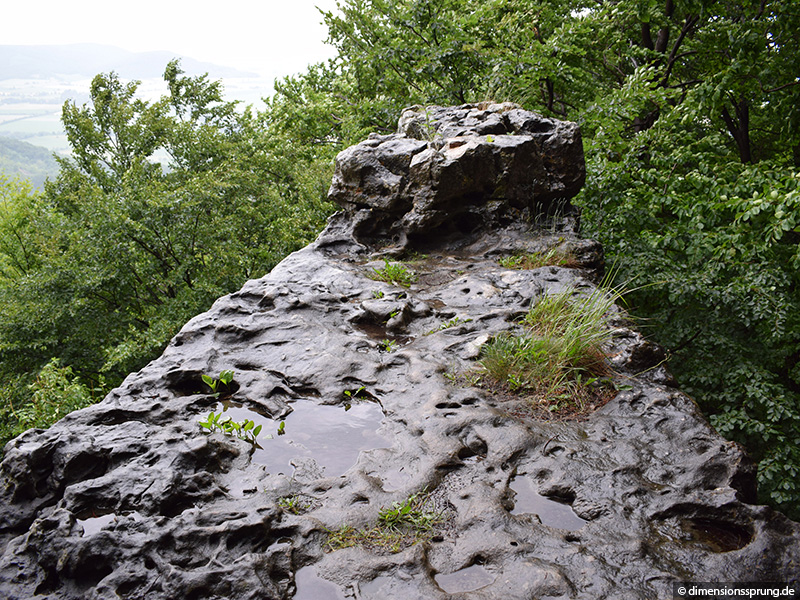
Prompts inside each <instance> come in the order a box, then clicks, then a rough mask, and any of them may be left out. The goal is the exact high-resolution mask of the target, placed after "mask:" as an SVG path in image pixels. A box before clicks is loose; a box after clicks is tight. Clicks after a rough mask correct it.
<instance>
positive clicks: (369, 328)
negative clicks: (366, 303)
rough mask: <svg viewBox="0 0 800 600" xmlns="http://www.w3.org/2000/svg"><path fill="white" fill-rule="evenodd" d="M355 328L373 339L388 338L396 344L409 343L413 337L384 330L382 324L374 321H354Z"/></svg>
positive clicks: (381, 339)
mask: <svg viewBox="0 0 800 600" xmlns="http://www.w3.org/2000/svg"><path fill="white" fill-rule="evenodd" d="M355 327H356V329H358V330H359V331H361V332H362V333H365V334H366V335H367V337H369V338H370V339H373V340H378V341H379V342H381V341H383V340H390V341H392V342H395V343H396V344H397V345H398V346H405V345H406V344H410V343H411V341H412V340H413V339H414V338H412V337H411V336H408V335H394V334H392V333H389V332H388V331H386V327H385V326H384V325H376V324H375V323H369V322H363V323H356V324H355Z"/></svg>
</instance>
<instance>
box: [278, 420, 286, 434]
mask: <svg viewBox="0 0 800 600" xmlns="http://www.w3.org/2000/svg"><path fill="white" fill-rule="evenodd" d="M278 435H286V421H281V422H280V424H279V425H278Z"/></svg>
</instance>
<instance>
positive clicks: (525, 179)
mask: <svg viewBox="0 0 800 600" xmlns="http://www.w3.org/2000/svg"><path fill="white" fill-rule="evenodd" d="M584 179H585V168H584V161H583V147H582V143H581V136H580V129H579V128H578V126H577V125H576V124H575V123H569V122H563V121H556V120H554V119H548V118H545V117H542V116H541V115H538V114H536V113H532V112H529V111H524V110H522V109H521V108H519V107H518V106H517V105H514V104H510V103H505V104H491V105H465V106H462V107H458V108H452V107H451V108H444V107H440V106H429V107H426V108H423V107H412V108H409V109H406V110H405V111H404V112H403V114H402V115H401V117H400V121H399V126H398V133H397V134H393V135H385V136H374V137H371V138H370V139H368V140H366V141H364V142H362V143H360V144H357V145H355V146H352V147H350V148H348V149H347V150H344V151H342V152H341V153H340V154H339V156H337V158H336V168H335V172H334V176H333V182H332V183H331V188H330V191H329V194H328V197H329V199H331V200H332V201H334V202H336V203H338V204H339V205H340V206H342V207H343V208H344V209H345V211H346V213H347V214H348V216H349V217H351V219H352V221H353V230H352V234H353V236H354V237H355V239H356V240H358V241H360V242H364V243H367V244H372V243H374V242H376V241H378V240H381V241H382V242H383V243H385V242H386V241H387V240H388V241H389V242H391V243H394V244H395V245H397V246H399V247H405V246H406V245H407V244H408V240H409V239H412V240H417V241H418V240H420V239H426V238H430V237H431V236H436V237H441V236H442V235H444V234H447V233H455V234H456V235H461V234H464V233H472V232H474V231H476V230H478V229H486V228H489V227H497V226H498V225H501V224H508V223H509V222H511V221H514V220H519V218H520V217H521V216H523V215H524V216H525V218H527V219H529V220H533V219H537V218H539V219H541V218H542V217H545V216H548V215H552V214H553V213H562V214H565V213H571V212H573V211H574V209H573V207H572V206H571V204H570V203H569V200H570V199H571V198H572V197H573V196H575V194H577V193H578V191H579V190H580V188H581V186H582V185H583V182H584Z"/></svg>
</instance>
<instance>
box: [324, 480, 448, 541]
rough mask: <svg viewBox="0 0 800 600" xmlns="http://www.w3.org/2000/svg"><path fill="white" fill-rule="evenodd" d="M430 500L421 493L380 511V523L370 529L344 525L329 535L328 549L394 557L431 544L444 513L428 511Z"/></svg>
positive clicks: (378, 521) (426, 495)
mask: <svg viewBox="0 0 800 600" xmlns="http://www.w3.org/2000/svg"><path fill="white" fill-rule="evenodd" d="M429 500H430V498H429V496H428V494H426V493H418V494H413V495H411V496H409V497H408V498H406V499H405V500H404V501H403V502H393V503H392V505H391V506H389V507H384V508H382V509H381V510H380V512H379V513H378V520H377V523H376V524H375V525H374V526H372V527H369V528H365V529H356V528H355V527H352V526H351V525H342V526H341V527H339V528H338V529H335V530H333V531H330V532H329V537H328V542H327V547H328V549H329V550H340V549H342V548H350V547H352V546H363V547H365V548H369V549H372V550H378V551H388V552H392V553H395V552H400V551H401V550H403V549H404V548H408V547H409V546H412V545H414V544H416V543H417V542H420V541H423V540H428V539H430V538H431V537H433V532H434V528H435V526H436V525H437V524H438V523H440V522H441V521H442V520H443V516H442V514H441V513H438V512H435V511H434V510H431V509H430V508H429V506H428V504H429Z"/></svg>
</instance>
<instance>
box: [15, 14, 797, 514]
mask: <svg viewBox="0 0 800 600" xmlns="http://www.w3.org/2000/svg"><path fill="white" fill-rule="evenodd" d="M340 9H341V12H340V13H337V14H327V15H325V20H326V22H327V24H328V27H329V35H330V42H331V43H332V44H334V45H335V47H336V48H337V49H338V51H339V56H338V58H337V59H335V60H333V61H331V62H330V63H328V64H320V65H316V66H313V67H311V68H309V70H308V71H307V72H305V73H302V74H300V75H297V76H293V77H289V78H287V79H285V80H283V81H281V82H279V84H278V86H277V93H276V95H275V96H274V97H272V98H271V99H270V100H269V101H268V102H267V105H266V108H265V109H264V110H261V111H256V110H248V111H244V112H242V111H237V110H236V109H235V107H234V106H233V105H232V104H231V103H227V102H225V101H224V99H223V97H222V92H221V88H220V86H219V85H218V84H216V83H213V82H210V81H208V79H207V78H202V77H200V78H189V77H185V76H184V75H183V73H181V71H180V68H179V65H177V64H176V63H170V64H169V65H168V66H167V69H166V73H165V79H166V80H167V82H168V84H169V90H170V93H169V95H168V96H166V97H165V98H163V99H162V100H161V101H159V102H155V103H147V102H144V101H142V100H139V99H137V98H136V86H135V84H130V85H125V84H122V83H121V82H120V80H119V78H118V77H117V75H115V74H102V75H98V77H97V78H95V80H94V82H93V84H92V89H91V101H90V102H89V103H88V104H87V105H84V106H76V105H74V104H70V103H67V105H65V107H64V124H65V127H66V130H67V132H68V135H69V139H70V144H71V145H72V148H73V155H72V158H71V159H69V160H63V161H62V162H61V171H60V174H59V176H58V178H57V180H55V181H53V182H52V183H51V184H50V185H49V186H48V187H47V190H46V191H45V193H44V194H42V195H33V194H31V193H30V192H29V191H28V190H26V189H24V187H23V186H20V185H19V184H18V183H16V182H13V181H5V182H4V184H3V188H2V189H3V191H2V199H3V201H2V205H1V206H2V213H0V302H2V306H3V310H2V314H0V373H1V374H2V377H3V378H4V382H5V385H4V387H3V388H2V406H3V408H2V410H3V413H2V422H3V424H4V427H5V433H4V435H5V436H6V437H7V436H8V435H11V434H12V433H17V432H19V431H21V430H23V429H25V428H27V427H30V426H41V425H45V424H47V423H49V422H51V421H52V420H53V419H54V418H57V417H58V416H60V415H63V414H64V413H65V411H67V410H69V409H71V408H74V407H77V406H80V405H82V404H85V403H87V402H90V401H91V400H92V399H93V398H94V399H96V398H99V397H100V395H101V394H102V391H103V390H105V389H108V387H109V386H111V385H114V384H116V383H118V382H119V381H120V379H121V378H122V377H123V376H124V375H125V374H126V373H128V372H129V371H131V370H133V369H136V368H138V367H140V366H141V365H143V364H144V363H145V362H146V361H147V360H149V359H151V358H152V357H153V356H155V355H156V354H158V352H159V351H160V349H161V348H162V347H163V346H164V344H165V343H166V341H167V340H168V339H169V337H170V336H171V335H173V334H174V333H175V332H176V331H177V329H178V328H179V327H180V326H181V325H182V324H183V322H185V321H186V320H188V318H190V317H191V316H192V315H194V314H195V313H197V312H199V311H201V310H203V309H204V308H206V307H207V306H208V305H209V304H210V302H211V301H213V299H214V298H216V297H217V296H219V295H221V294H223V293H225V292H228V291H231V290H234V289H236V288H238V287H239V286H240V285H241V283H242V282H243V281H244V280H245V279H246V278H248V277H256V276H260V275H262V274H263V273H264V272H266V271H267V270H269V269H270V268H271V267H272V266H273V265H274V264H275V263H276V262H277V261H278V260H280V258H281V257H282V256H284V255H285V254H286V253H287V252H289V251H291V250H293V249H295V248H298V247H300V246H302V245H304V244H306V243H307V242H308V241H310V240H311V239H312V238H313V237H314V235H315V233H316V232H317V231H318V230H319V228H320V227H321V226H322V224H323V223H324V217H325V216H326V215H327V214H328V213H329V212H330V210H331V207H330V206H328V205H327V204H326V202H325V200H324V198H325V191H326V189H327V185H328V183H329V178H330V169H331V159H332V157H333V156H334V155H335V153H336V152H337V151H338V150H339V149H341V148H342V147H344V146H345V145H347V144H349V143H352V142H354V141H357V140H359V139H361V138H363V137H365V136H366V135H367V134H368V133H369V132H372V131H379V132H380V131H391V130H394V128H395V124H396V120H397V116H398V114H399V111H400V109H401V108H402V107H404V106H408V105H411V104H433V103H436V104H459V103H463V102H467V101H480V100H486V99H494V100H498V101H506V100H510V101H514V102H518V103H519V104H521V105H522V106H523V107H525V108H527V109H532V110H537V111H540V112H542V113H543V114H546V115H548V116H554V117H557V118H561V119H569V120H574V121H577V122H579V123H580V124H581V126H582V129H583V135H584V147H585V151H586V157H587V173H588V177H587V184H586V186H585V188H584V190H583V192H582V193H581V194H580V196H579V197H578V199H577V202H578V204H579V205H580V206H581V207H582V209H583V215H582V223H583V228H584V233H585V235H587V236H592V237H596V238H597V239H599V240H600V241H601V242H603V244H604V245H605V248H606V252H607V255H608V257H609V260H610V261H611V262H613V263H614V264H615V265H616V268H617V273H618V277H619V280H620V282H624V283H625V285H626V287H627V288H629V289H631V290H632V291H631V292H630V293H629V294H628V295H627V301H628V303H629V309H630V311H631V312H632V314H634V315H636V316H637V317H638V318H639V319H640V328H641V329H643V330H644V331H645V332H646V333H647V334H648V335H649V336H650V337H651V338H652V339H654V340H655V341H658V342H659V343H661V344H662V345H663V346H664V347H665V348H666V349H667V353H668V357H669V366H670V368H671V369H672V371H673V372H674V373H675V374H676V376H677V378H678V380H679V383H680V385H681V387H682V388H683V389H684V390H686V391H687V392H689V393H691V394H692V395H693V396H694V397H695V398H696V400H697V402H698V403H699V404H700V405H701V407H702V408H703V409H704V410H705V411H706V413H707V414H708V415H709V416H710V420H711V422H712V423H713V424H714V425H715V426H716V428H717V429H718V430H719V431H720V432H721V433H723V434H724V435H726V436H728V437H729V438H730V439H733V440H737V441H739V442H742V443H743V444H745V446H746V447H747V448H748V450H749V451H750V453H751V454H752V455H753V456H754V458H756V459H757V460H758V461H759V476H760V480H761V490H762V493H763V498H762V500H764V501H770V502H771V503H773V504H775V505H777V506H779V507H781V508H782V509H783V510H785V511H786V512H788V513H789V514H791V515H792V516H794V517H795V518H798V517H800V512H798V509H797V506H798V502H797V501H798V499H800V484H798V483H796V482H797V480H798V469H800V448H798V445H797V441H798V439H800V310H799V309H800V297H799V296H800V292H798V279H799V278H800V276H799V275H798V273H799V272H800V271H799V270H798V267H800V250H799V248H800V246H798V241H800V211H799V210H798V209H799V208H800V206H799V205H800V110H798V107H799V106H800V77H798V75H800V73H798V69H797V65H798V64H800V50H798V47H797V42H796V41H795V36H796V32H797V31H800V5H798V3H797V2H794V0H758V1H749V0H748V1H745V2H736V3H734V2H726V1H710V0H690V1H682V0H657V1H656V0H652V1H649V0H644V1H643V0H636V1H633V0H619V1H615V2H608V1H605V0H592V1H585V0H574V1H573V0H551V1H547V0H538V1H536V0H494V1H487V0H482V1H480V0H466V1H464V0H461V1H459V2H456V1H454V0H406V1H396V2H393V1H388V0H343V1H342V2H341V3H340ZM157 153H158V154H160V155H162V156H163V155H166V156H168V157H169V168H164V167H162V166H161V165H160V164H159V163H157V162H154V161H153V160H152V159H153V156H154V155H156V154H157Z"/></svg>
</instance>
